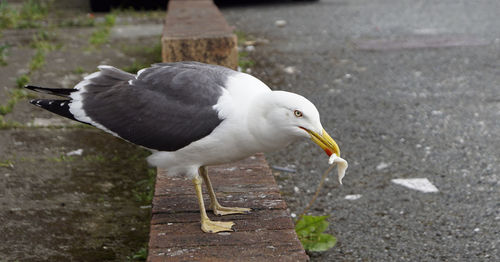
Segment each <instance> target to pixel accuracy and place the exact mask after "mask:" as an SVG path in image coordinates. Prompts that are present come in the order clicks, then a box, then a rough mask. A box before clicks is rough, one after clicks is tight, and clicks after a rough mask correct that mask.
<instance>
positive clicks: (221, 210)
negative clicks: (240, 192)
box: [210, 204, 252, 216]
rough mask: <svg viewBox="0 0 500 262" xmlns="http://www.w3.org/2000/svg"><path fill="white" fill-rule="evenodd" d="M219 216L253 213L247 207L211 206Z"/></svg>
mask: <svg viewBox="0 0 500 262" xmlns="http://www.w3.org/2000/svg"><path fill="white" fill-rule="evenodd" d="M210 207H211V208H212V210H213V211H214V214H216V215H217V216H225V215H231V214H246V213H249V212H250V211H252V209H250V208H246V207H224V206H221V205H220V204H216V205H211V206H210Z"/></svg>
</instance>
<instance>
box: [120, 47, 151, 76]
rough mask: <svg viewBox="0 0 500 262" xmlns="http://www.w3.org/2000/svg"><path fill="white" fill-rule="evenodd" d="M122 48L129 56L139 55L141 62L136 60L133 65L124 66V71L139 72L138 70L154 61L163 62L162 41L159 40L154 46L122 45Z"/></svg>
mask: <svg viewBox="0 0 500 262" xmlns="http://www.w3.org/2000/svg"><path fill="white" fill-rule="evenodd" d="M121 49H122V50H123V52H124V53H126V54H128V55H129V56H133V57H139V58H140V59H141V62H138V61H134V63H132V65H130V66H126V67H123V68H122V69H123V71H125V72H129V73H132V74H135V73H137V71H139V70H141V69H143V68H146V67H149V66H151V64H154V63H160V62H161V42H160V41H158V42H157V44H155V45H154V46H152V47H144V46H122V47H121Z"/></svg>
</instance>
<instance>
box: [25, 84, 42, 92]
mask: <svg viewBox="0 0 500 262" xmlns="http://www.w3.org/2000/svg"><path fill="white" fill-rule="evenodd" d="M24 88H27V89H29V90H33V91H36V89H37V88H42V87H41V86H33V85H25V86H24Z"/></svg>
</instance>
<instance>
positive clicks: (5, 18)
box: [0, 1, 18, 29]
mask: <svg viewBox="0 0 500 262" xmlns="http://www.w3.org/2000/svg"><path fill="white" fill-rule="evenodd" d="M17 20H18V12H17V11H15V10H14V9H13V8H12V7H11V6H10V5H9V3H7V1H0V29H5V28H13V27H15V25H16V23H17Z"/></svg>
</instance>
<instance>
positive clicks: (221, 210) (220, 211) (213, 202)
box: [199, 166, 251, 216]
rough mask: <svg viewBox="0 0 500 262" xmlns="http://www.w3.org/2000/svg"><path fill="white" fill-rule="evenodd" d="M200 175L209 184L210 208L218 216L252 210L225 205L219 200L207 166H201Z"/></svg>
mask: <svg viewBox="0 0 500 262" xmlns="http://www.w3.org/2000/svg"><path fill="white" fill-rule="evenodd" d="M199 172H200V175H201V177H202V178H203V181H205V184H206V185H207V189H208V194H209V195H210V208H211V209H212V210H213V211H214V214H216V215H218V216H224V215H230V214H244V213H248V212H250V211H251V209H250V208H244V207H224V206H221V205H220V204H219V201H217V196H216V195H215V192H214V188H213V187H212V182H210V178H209V177H208V172H207V168H206V167H205V166H202V167H200V170H199Z"/></svg>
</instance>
